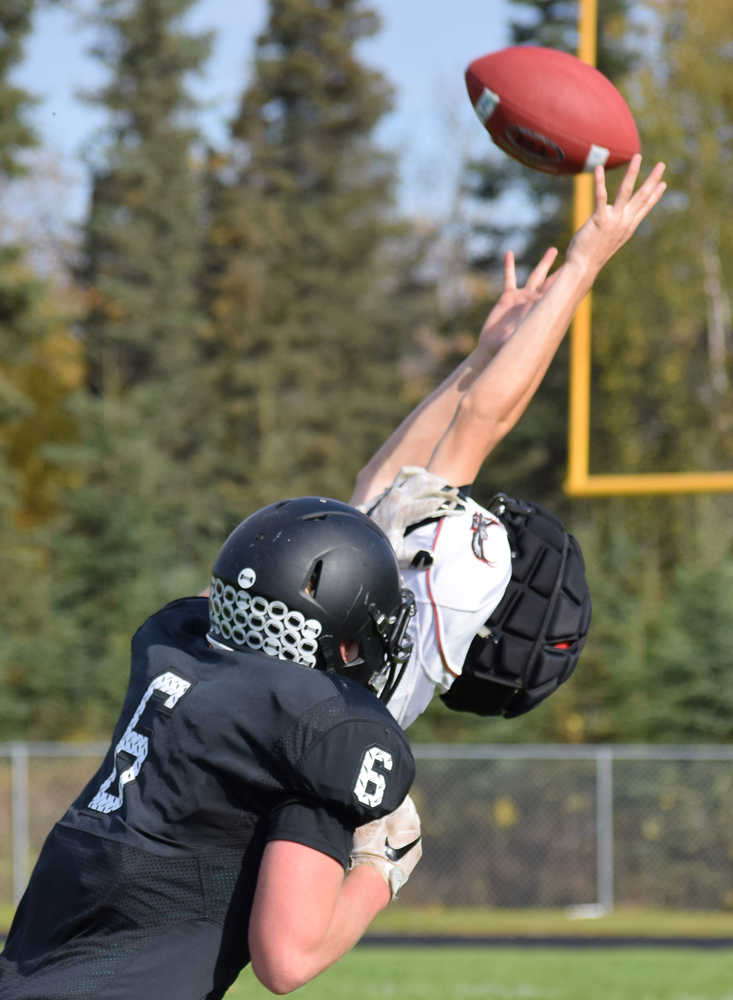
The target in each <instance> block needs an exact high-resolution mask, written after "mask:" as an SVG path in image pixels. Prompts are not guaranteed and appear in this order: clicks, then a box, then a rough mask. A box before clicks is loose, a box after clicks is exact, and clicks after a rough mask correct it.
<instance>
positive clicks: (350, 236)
mask: <svg viewBox="0 0 733 1000" xmlns="http://www.w3.org/2000/svg"><path fill="white" fill-rule="evenodd" d="M377 30H378V20H377V17H376V15H375V14H374V12H373V11H371V10H370V9H369V8H368V7H366V6H365V5H364V4H363V3H362V2H361V0H321V2H316V0H272V2H271V4H270V14H269V20H268V23H267V25H266V27H265V29H264V31H263V33H262V34H261V35H260V37H259V38H258V39H257V45H256V52H255V58H254V61H253V71H252V80H251V83H250V84H249V86H248V87H247V89H246V90H245V92H244V94H243V97H242V101H241V106H240V109H239V112H238V114H237V116H236V118H235V120H234V121H233V122H232V128H231V134H232V147H231V149H230V150H229V151H228V155H227V156H226V157H225V158H224V163H223V168H222V169H221V170H220V171H219V172H218V174H217V175H216V184H215V186H214V194H215V197H214V198H213V199H212V221H211V231H210V245H209V271H208V274H207V282H206V288H207V296H208V302H209V311H210V320H211V328H212V331H213V332H212V342H211V345H210V360H209V365H208V377H209V379H210V385H211V397H212V400H214V401H215V402H214V410H213V412H212V413H211V421H212V425H211V432H210V440H211V441H212V443H214V444H213V447H212V462H213V463H214V465H215V467H216V471H215V473H214V474H213V478H214V479H215V480H216V481H217V482H218V483H219V484H220V487H221V504H220V507H219V509H221V510H223V509H228V511H229V515H230V516H231V517H232V518H236V517H238V516H241V515H242V513H243V512H246V510H247V509H251V508H252V507H254V506H258V505H260V504H262V503H267V502H269V501H271V500H273V499H274V498H276V497H278V496H290V495H297V494H305V493H315V492H317V493H325V494H330V495H333V496H337V497H340V498H342V499H344V498H348V496H349V495H350V492H351V488H352V485H353V481H354V476H355V473H356V471H357V470H358V469H359V467H360V465H361V464H363V462H365V461H366V459H367V458H369V456H370V455H371V453H372V452H373V451H374V450H375V449H376V447H378V445H379V444H380V443H381V441H382V440H383V439H384V437H385V436H386V434H388V433H389V431H390V430H391V429H392V427H393V426H394V425H395V424H396V423H397V421H398V420H399V419H400V418H401V416H403V415H404V412H405V410H406V409H407V408H409V407H408V405H407V404H406V402H405V401H402V400H401V399H400V394H399V393H400V373H399V370H398V362H399V360H400V357H401V355H402V353H403V350H404V345H405V344H406V342H407V337H408V332H409V327H410V324H411V321H412V314H411V302H412V299H411V295H410V292H409V288H408V287H407V286H408V285H409V275H410V263H411V262H410V260H409V254H408V257H407V259H406V258H405V253H406V251H405V243H404V236H405V233H404V230H402V228H401V226H399V225H398V224H396V222H395V215H394V202H393V187H394V181H395V164H394V159H393V157H392V156H391V155H388V154H387V153H385V152H384V151H383V150H381V149H379V148H378V147H377V145H376V143H375V140H374V137H373V132H374V129H375V126H376V125H377V124H378V122H379V121H380V119H381V118H382V116H383V115H384V114H385V113H386V112H387V110H388V109H389V107H390V102H391V95H390V89H389V87H388V85H387V83H386V82H385V80H384V79H383V78H382V76H381V75H380V74H379V73H377V72H375V71H374V70H371V69H369V68H367V67H366V66H365V65H363V64H362V63H361V61H360V60H359V56H358V44H359V42H360V41H361V40H362V39H364V38H367V37H369V36H371V35H373V34H374V33H375V32H376V31H377Z"/></svg>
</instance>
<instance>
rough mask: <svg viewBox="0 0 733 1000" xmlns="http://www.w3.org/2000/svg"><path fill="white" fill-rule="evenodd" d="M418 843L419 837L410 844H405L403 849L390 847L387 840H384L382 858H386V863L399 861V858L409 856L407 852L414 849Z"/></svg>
mask: <svg viewBox="0 0 733 1000" xmlns="http://www.w3.org/2000/svg"><path fill="white" fill-rule="evenodd" d="M419 843H420V837H418V838H417V839H416V840H413V842H412V843H411V844H405V846H404V847H392V845H391V844H390V842H389V840H385V842H384V856H385V858H387V860H388V861H399V860H400V859H401V858H404V856H405V855H406V854H409V852H410V851H411V850H412V849H413V847H415V846H416V845H417V844H419Z"/></svg>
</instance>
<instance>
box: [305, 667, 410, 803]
mask: <svg viewBox="0 0 733 1000" xmlns="http://www.w3.org/2000/svg"><path fill="white" fill-rule="evenodd" d="M315 673H316V674H317V672H315ZM320 680H323V681H326V682H327V684H328V687H329V692H327V691H326V689H323V694H324V695H326V694H328V696H326V697H322V698H320V699H319V700H318V701H316V702H314V703H312V704H311V705H310V707H309V708H308V709H306V710H305V711H304V712H302V714H301V717H300V719H299V720H298V724H297V726H296V727H294V729H293V730H292V731H291V732H290V733H289V734H288V738H287V740H288V746H287V747H286V752H287V756H288V758H289V761H290V763H291V766H293V767H295V768H296V769H297V772H298V774H299V777H300V779H301V780H302V781H303V783H304V785H305V788H306V790H307V791H308V793H309V794H311V795H313V796H314V797H316V798H318V799H320V800H321V801H329V802H331V803H333V804H335V805H337V806H341V807H343V808H345V809H346V810H347V811H349V812H350V813H352V814H353V815H355V816H356V818H357V822H367V821H368V820H370V819H373V818H374V817H375V816H378V815H384V814H385V813H387V812H391V811H392V810H393V809H396V808H397V806H398V805H399V804H400V802H402V800H403V799H404V797H405V795H406V794H407V792H408V791H409V788H410V786H411V784H412V782H413V780H414V777H415V762H414V759H413V756H412V752H411V750H410V745H409V743H408V741H407V737H406V736H405V733H404V731H403V730H402V729H401V728H400V726H399V725H398V724H397V723H396V722H395V720H394V719H393V718H392V716H391V715H390V713H389V712H388V711H387V709H386V708H385V707H384V705H382V703H381V702H380V701H379V700H378V699H377V698H376V696H375V695H374V694H373V693H372V692H370V691H368V690H367V689H366V688H364V687H362V686H361V685H359V684H356V683H355V682H353V681H351V680H349V679H347V678H344V677H341V676H339V675H338V674H321V675H320V678H319V682H320Z"/></svg>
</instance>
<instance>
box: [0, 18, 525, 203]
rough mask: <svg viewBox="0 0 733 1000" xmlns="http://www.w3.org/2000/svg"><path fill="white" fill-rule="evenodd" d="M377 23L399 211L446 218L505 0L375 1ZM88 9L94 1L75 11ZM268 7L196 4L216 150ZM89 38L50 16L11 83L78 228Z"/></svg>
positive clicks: (501, 30) (206, 118)
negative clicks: (481, 60)
mask: <svg viewBox="0 0 733 1000" xmlns="http://www.w3.org/2000/svg"><path fill="white" fill-rule="evenodd" d="M370 5H371V6H373V7H374V8H376V9H377V10H378V12H379V14H380V16H381V18H382V22H383V29H382V31H381V33H380V34H379V36H378V37H377V38H375V39H373V40H371V41H369V42H368V43H366V44H365V45H364V47H363V57H364V59H365V60H366V61H367V62H369V63H371V64H372V65H374V66H376V67H378V68H380V69H381V70H382V71H383V72H384V73H385V75H386V76H387V77H388V78H389V79H390V80H391V81H392V83H393V85H394V86H395V88H396V109H395V111H394V113H393V114H392V115H390V116H389V118H388V119H386V120H385V121H384V123H383V125H382V127H381V130H380V133H379V137H380V139H381V140H382V141H383V142H384V143H385V144H387V145H389V146H391V147H393V148H395V149H397V150H398V152H399V153H400V162H401V197H400V200H401V204H402V206H403V208H404V209H405V210H406V211H409V212H420V213H423V214H427V215H433V216H436V217H442V216H444V215H445V214H446V213H447V212H449V210H450V202H451V197H452V194H453V191H454V186H455V179H456V176H457V172H458V169H459V165H460V163H461V159H462V157H463V156H464V155H466V154H467V153H468V152H470V153H471V154H472V155H474V154H476V153H479V154H480V153H481V151H482V150H483V149H487V148H488V147H489V146H490V145H491V144H490V140H489V138H488V136H487V135H486V134H485V133H484V132H483V130H482V129H481V126H480V125H479V123H478V120H477V119H476V117H475V115H474V113H473V110H472V108H471V105H470V103H469V101H468V97H467V95H466V90H465V84H464V79H463V72H464V69H465V67H466V65H467V64H468V63H469V62H470V61H471V60H472V59H474V58H475V57H476V56H479V55H482V54H483V53H485V52H489V51H492V50H494V49H498V48H502V47H503V46H504V45H506V44H508V28H507V22H508V16H509V15H508V9H509V4H508V2H507V0H450V2H447V0H371V4H370ZM77 6H78V7H79V8H82V9H84V8H86V9H89V7H90V6H93V0H77ZM266 14H267V3H266V0H200V2H199V3H198V4H197V5H196V7H195V8H194V9H193V10H192V12H191V15H190V17H189V23H190V25H191V26H192V27H193V28H196V29H211V30H213V31H215V32H216V41H215V46H214V51H213V54H212V57H211V59H210V61H209V63H208V66H207V69H206V73H205V76H204V77H203V79H201V80H198V81H196V82H195V84H194V86H193V88H192V89H193V91H194V93H195V94H196V96H197V97H198V98H199V99H201V100H203V101H205V102H206V108H205V110H204V111H203V112H202V115H201V125H202V127H203V129H204V131H205V132H206V133H207V134H208V135H209V136H210V137H211V139H212V140H213V141H215V142H216V141H217V140H221V139H223V137H224V135H225V126H226V121H227V119H228V118H229V117H230V115H231V114H232V113H233V112H234V110H235V107H236V101H237V98H238V96H239V94H240V92H241V90H242V88H243V85H244V83H245V81H246V79H247V72H248V62H249V59H250V56H251V53H252V45H253V40H254V37H255V35H256V33H257V31H258V30H259V29H260V28H261V27H262V26H263V25H264V23H265V19H266ZM93 37H94V35H93V33H92V32H91V31H90V30H89V28H88V27H87V26H85V25H84V23H83V21H82V20H80V19H79V18H78V17H76V16H73V15H70V14H69V13H68V12H64V11H61V10H58V9H50V10H49V9H46V10H43V11H41V12H40V13H39V14H38V16H37V17H36V22H35V27H34V31H33V34H32V36H31V37H30V39H29V41H28V43H27V46H26V56H25V60H24V63H23V65H22V67H20V68H19V70H18V71H17V72H16V74H15V78H16V80H17V81H18V82H19V83H20V84H21V85H22V86H23V87H25V88H27V89H28V90H30V91H32V92H33V93H35V94H36V95H37V96H38V97H39V98H40V104H39V106H38V108H37V109H36V111H35V112H34V115H33V121H34V124H35V125H36V128H37V129H38V131H39V133H40V135H41V137H42V140H43V145H44V150H45V153H44V155H45V156H46V158H47V162H48V161H49V158H50V161H51V162H53V163H54V165H55V166H57V167H58V169H59V171H60V172H61V173H62V174H63V177H64V183H63V184H62V185H61V188H62V190H63V196H62V197H60V198H55V199H54V211H57V212H58V213H59V214H60V215H62V216H64V217H65V218H67V219H71V220H76V219H78V218H79V217H80V216H81V215H82V213H83V211H84V206H85V204H86V195H87V184H86V170H85V168H84V156H85V155H86V154H88V153H90V152H93V148H94V137H95V132H96V130H97V129H98V128H99V126H100V125H101V124H102V123H103V121H104V119H103V117H102V115H101V113H100V112H99V111H98V110H97V109H92V108H89V107H88V106H87V105H85V103H84V102H83V101H81V100H80V99H79V97H78V96H77V95H78V93H79V91H81V90H83V89H85V88H87V89H89V88H94V87H95V85H98V84H99V82H100V80H101V76H100V70H99V68H98V67H97V65H96V63H95V61H94V60H93V59H92V58H90V57H89V56H88V55H87V53H86V50H87V48H88V46H89V44H90V43H91V41H92V40H93Z"/></svg>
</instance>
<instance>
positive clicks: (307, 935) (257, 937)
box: [249, 840, 344, 977]
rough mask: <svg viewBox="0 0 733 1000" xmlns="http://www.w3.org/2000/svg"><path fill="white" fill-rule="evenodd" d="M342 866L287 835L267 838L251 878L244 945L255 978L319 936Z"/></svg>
mask: <svg viewBox="0 0 733 1000" xmlns="http://www.w3.org/2000/svg"><path fill="white" fill-rule="evenodd" d="M343 878H344V869H343V867H342V866H341V865H340V864H339V862H338V861H336V860H335V859H334V858H332V857H330V856H329V855H328V854H323V853H321V852H320V851H317V850H315V849H314V848H312V847H307V846H305V845H304V844H298V843H295V842H294V841H290V840H271V841H270V842H269V843H268V844H267V846H266V847H265V851H264V854H263V856H262V862H261V864H260V870H259V875H258V877H257V888H256V891H255V898H254V903H253V906H252V915H251V918H250V923H249V947H250V954H251V958H252V965H253V967H254V969H255V972H256V973H257V975H258V977H261V975H262V974H265V976H266V975H267V971H268V970H272V969H273V968H275V969H276V968H279V967H280V966H281V965H282V963H283V962H287V961H288V960H289V959H290V958H292V956H293V955H294V954H295V955H297V954H298V953H299V952H301V951H308V950H310V949H312V948H313V947H314V946H315V945H317V943H318V942H319V941H320V940H321V939H322V937H323V933H324V930H325V928H326V927H327V926H328V924H329V921H330V919H331V914H332V912H333V908H334V905H335V902H336V899H337V897H338V894H339V891H340V889H341V884H342V882H343Z"/></svg>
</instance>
